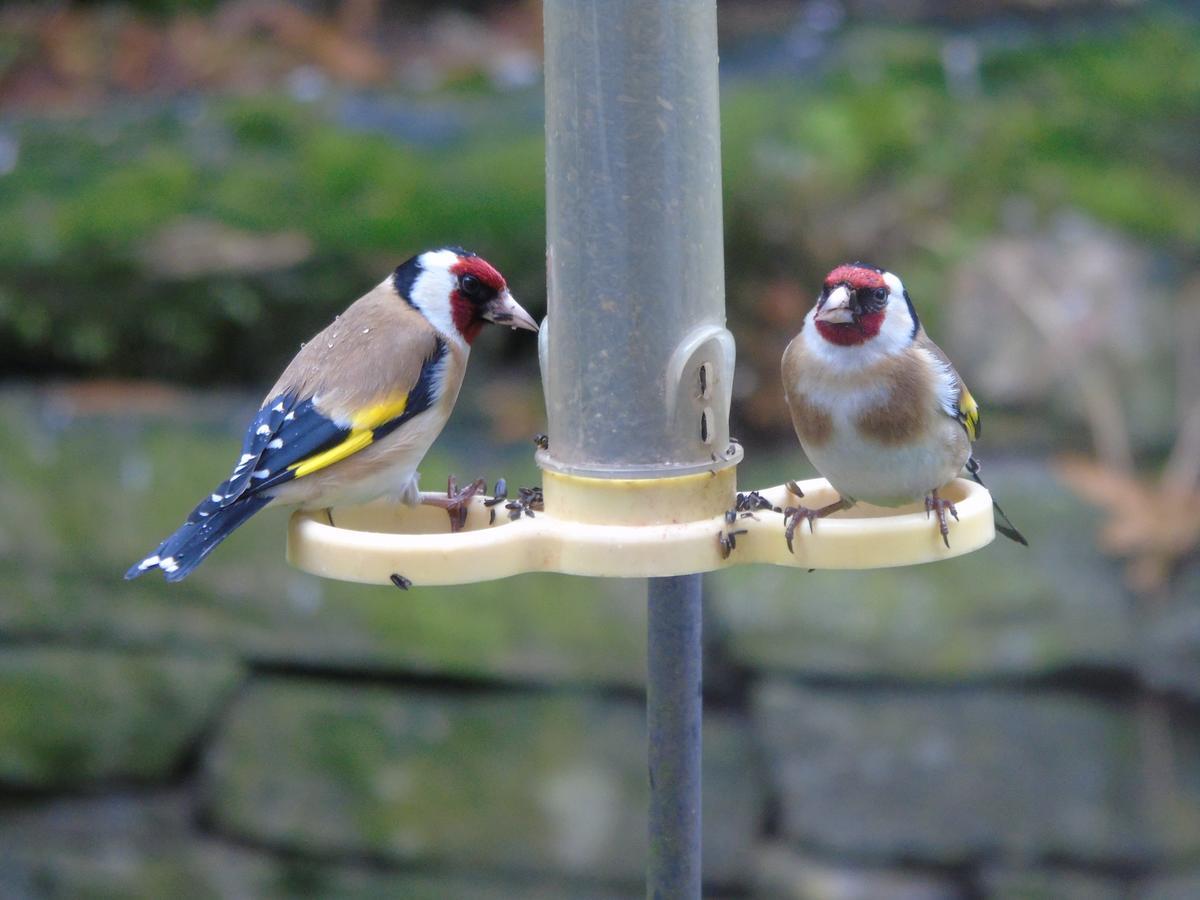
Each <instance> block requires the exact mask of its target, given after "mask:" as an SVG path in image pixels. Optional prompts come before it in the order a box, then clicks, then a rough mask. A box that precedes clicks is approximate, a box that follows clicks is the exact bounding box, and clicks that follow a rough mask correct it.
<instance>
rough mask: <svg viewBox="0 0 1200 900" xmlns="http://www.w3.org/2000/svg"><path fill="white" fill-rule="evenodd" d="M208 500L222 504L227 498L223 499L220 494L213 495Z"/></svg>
mask: <svg viewBox="0 0 1200 900" xmlns="http://www.w3.org/2000/svg"><path fill="white" fill-rule="evenodd" d="M208 499H209V500H211V501H212V502H213V503H220V502H221V501H222V500H224V499H225V498H224V497H222V496H221V495H220V494H213V495H212V496H211V497H209V498H208Z"/></svg>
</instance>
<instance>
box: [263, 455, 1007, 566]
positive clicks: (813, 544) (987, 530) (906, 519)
mask: <svg viewBox="0 0 1200 900" xmlns="http://www.w3.org/2000/svg"><path fill="white" fill-rule="evenodd" d="M543 476H544V487H543V491H544V508H543V509H542V510H541V511H538V509H536V508H533V509H530V510H529V511H528V512H526V511H525V509H523V508H520V507H518V508H515V509H510V508H508V507H507V506H506V504H505V503H504V502H499V503H492V504H491V505H488V502H487V501H488V500H489V499H490V498H487V497H484V496H476V497H474V498H473V499H472V500H471V503H470V507H469V509H468V512H467V518H466V524H465V526H464V528H463V529H462V530H461V531H458V532H456V533H451V532H450V525H449V518H448V517H447V515H446V513H445V512H444V511H443V510H441V509H437V508H435V507H431V506H416V507H410V506H403V505H399V504H392V503H382V502H377V503H372V504H368V505H364V506H352V507H343V508H335V509H333V510H331V511H328V512H327V511H325V510H313V511H301V512H297V513H295V514H293V516H292V519H291V523H290V526H289V529H288V549H287V553H288V560H289V561H290V562H291V563H292V564H293V565H295V566H297V567H299V568H301V569H303V570H305V571H307V572H311V573H313V574H315V575H321V576H324V577H326V578H337V579H341V580H345V581H357V582H362V583H366V584H387V583H388V582H393V583H396V578H400V579H403V582H402V583H404V584H405V586H407V584H409V583H411V584H414V585H439V584H441V585H444V584H466V583H469V582H474V581H487V580H490V579H495V578H506V577H508V576H510V575H518V574H521V573H523V572H561V573H564V574H569V575H592V576H603V577H630V578H633V577H638V578H640V577H650V576H666V575H682V574H687V573H693V572H709V571H713V570H715V569H721V568H725V567H727V566H737V565H742V564H746V563H767V564H771V565H782V566H794V567H796V568H801V569H868V568H880V567H885V566H904V565H913V564H916V563H925V562H934V561H936V560H940V559H948V558H950V557H954V556H960V555H962V554H965V553H970V552H971V551H973V550H978V549H979V548H980V547H983V546H985V545H986V544H988V543H990V542H991V541H992V539H993V538H994V537H995V530H994V526H993V520H992V501H991V495H990V494H989V493H988V492H987V490H986V489H984V488H983V487H982V486H980V485H978V484H976V483H974V482H971V481H967V480H965V479H961V478H960V479H957V480H955V481H954V482H952V483H950V484H949V485H947V486H946V487H944V488H943V489H942V490H941V491H940V494H941V496H942V497H943V498H945V499H947V500H950V501H952V502H953V503H954V504H955V506H956V508H957V512H958V520H957V521H955V520H954V519H951V520H950V535H949V541H950V546H949V547H947V546H946V545H945V544H944V543H943V541H942V536H941V534H940V533H939V531H938V526H937V520H936V518H935V517H934V516H932V515H929V514H927V513H926V510H925V508H924V506H923V505H918V504H914V505H911V506H906V507H901V508H898V509H883V508H879V507H873V506H870V505H867V504H858V505H856V506H854V507H852V508H851V509H849V510H843V511H841V512H838V513H835V514H833V515H832V516H830V517H828V518H825V519H820V520H818V521H816V522H815V523H813V527H812V528H811V530H810V528H809V525H808V523H806V522H801V523H800V524H799V526H798V527H797V528H796V530H795V536H794V539H793V542H792V543H793V550H794V552H792V551H789V550H788V547H787V543H786V541H785V539H784V517H783V514H782V513H781V512H777V511H775V510H776V509H783V508H786V507H788V506H794V505H798V504H800V503H802V504H803V505H804V506H807V507H811V508H817V507H821V506H824V505H826V504H828V503H832V502H834V501H835V500H837V494H836V492H834V490H833V489H832V488H831V487H830V486H829V483H828V482H827V481H825V480H824V479H813V480H810V481H804V482H801V483H800V485H799V486H800V488H801V489H802V490H803V492H804V498H803V500H799V499H798V498H796V497H795V496H794V495H792V494H791V493H789V491H788V488H787V486H786V485H777V486H775V487H771V488H767V489H765V490H760V491H758V494H759V495H760V496H761V497H762V498H763V499H764V500H765V501H766V502H767V503H769V504H770V505H771V507H772V508H771V509H758V510H746V511H743V512H738V511H733V512H730V511H731V510H734V507H735V503H736V499H737V492H736V482H735V477H736V468H735V467H729V468H726V469H722V470H720V471H717V472H714V473H709V472H705V473H701V474H696V475H685V476H679V477H674V478H665V479H617V480H613V479H599V478H584V477H579V476H574V475H565V474H562V473H558V472H554V471H550V470H547V471H544V472H543ZM542 505H543V504H538V506H542ZM530 513H532V515H531V514H530ZM331 522H332V523H335V524H331ZM730 534H732V535H733V540H732V542H731V541H730V540H729V535H730ZM393 576H396V577H393Z"/></svg>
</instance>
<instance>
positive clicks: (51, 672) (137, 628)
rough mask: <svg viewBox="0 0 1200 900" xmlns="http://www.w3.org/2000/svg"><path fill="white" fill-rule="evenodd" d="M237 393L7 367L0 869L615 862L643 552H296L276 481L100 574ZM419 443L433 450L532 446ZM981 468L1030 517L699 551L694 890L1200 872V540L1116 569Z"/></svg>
mask: <svg viewBox="0 0 1200 900" xmlns="http://www.w3.org/2000/svg"><path fill="white" fill-rule="evenodd" d="M250 402H252V401H249V400H248V399H246V398H242V397H224V398H215V399H214V398H212V397H202V396H199V395H194V394H183V393H177V392H174V391H168V390H162V391H154V390H148V389H145V388H142V389H139V390H137V391H129V390H126V389H122V388H119V387H118V386H107V387H104V386H99V387H97V386H92V387H89V388H87V389H44V390H36V391H35V390H32V389H25V390H21V389H15V388H9V389H7V390H5V391H4V392H3V394H0V423H2V424H0V508H2V509H3V510H4V515H3V516H0V574H2V577H0V585H2V587H0V639H2V641H3V643H2V645H0V804H2V812H0V896H3V897H16V898H25V897H28V898H41V897H79V896H95V897H154V898H157V897H233V898H240V897H292V896H320V897H364V898H365V897H382V896H394V897H418V898H446V897H450V898H455V897H462V898H501V897H545V898H550V897H573V898H574V897H578V898H616V897H638V896H641V895H642V887H641V877H642V867H643V847H644V838H643V835H644V831H645V824H646V822H645V799H646V785H645V762H644V747H643V740H644V733H643V732H644V728H643V708H642V684H643V678H644V661H643V654H644V627H645V622H644V610H643V604H644V588H643V586H642V584H641V583H639V582H615V581H614V582H600V581H589V580H584V579H569V578H562V577H555V576H529V577H522V578H516V579H509V580H507V581H502V582H497V583H491V584H482V585H477V586H471V587H468V588H462V589H458V588H444V589H424V590H422V589H414V590H412V591H410V592H408V593H401V592H399V591H395V590H392V589H390V588H389V589H384V588H370V587H362V586H352V585H342V584H337V583H333V582H325V581H320V580H318V579H315V578H310V577H309V576H306V575H303V574H301V573H298V572H295V571H293V570H290V569H288V568H287V567H286V565H285V564H284V562H283V559H282V544H283V526H284V521H285V520H284V518H283V517H282V516H272V515H270V514H266V515H264V516H262V517H260V519H261V521H256V522H255V523H254V524H252V525H250V526H248V527H247V528H245V529H243V531H242V532H240V533H239V534H238V535H237V536H236V537H235V538H234V539H233V540H231V541H230V542H228V544H226V545H225V546H223V547H222V548H221V550H220V551H218V552H217V554H216V555H215V556H214V557H213V559H212V560H211V561H210V562H208V563H207V564H206V565H205V566H204V567H202V568H201V569H200V570H199V571H198V572H197V573H196V575H195V576H194V577H193V578H191V579H189V580H188V581H186V582H184V583H182V584H180V585H175V586H166V585H164V584H163V583H162V582H161V581H159V580H157V579H153V578H145V579H141V580H139V581H136V582H132V583H125V582H122V581H121V580H120V576H121V573H122V572H123V571H124V569H125V568H126V566H127V565H128V564H129V563H130V562H131V561H132V560H134V559H136V558H138V557H139V555H141V554H142V553H143V552H144V551H145V550H146V549H147V548H148V547H149V546H150V545H152V544H153V542H154V541H155V540H156V539H158V538H159V537H161V536H162V535H163V534H165V533H167V532H168V531H169V530H170V529H171V528H173V527H174V526H175V524H177V520H179V519H180V518H181V517H182V515H183V514H184V513H185V512H186V511H187V509H189V508H190V504H191V503H192V502H193V501H194V500H195V499H196V498H197V497H199V496H202V495H203V494H204V493H206V492H207V490H208V488H209V487H211V483H212V482H215V481H216V480H217V479H219V478H220V477H221V476H222V474H223V469H224V467H225V466H224V464H225V462H226V458H227V457H231V454H232V453H234V452H235V450H236V445H237V430H238V425H239V424H240V422H241V421H242V419H243V417H244V415H245V412H246V410H247V408H248V404H249V403H250ZM444 443H447V444H448V445H449V447H448V450H447V455H446V459H444V460H440V461H431V463H430V465H429V466H428V467H427V471H426V473H425V474H426V483H427V484H435V483H437V479H438V478H439V477H444V476H443V472H444V470H445V469H446V468H448V467H455V468H458V470H459V473H460V474H462V475H464V476H465V475H472V476H473V475H475V474H488V475H489V476H491V477H493V478H494V477H495V476H496V475H498V474H509V475H510V484H513V483H526V482H524V481H522V480H521V479H522V478H529V477H534V476H533V469H532V466H531V463H530V462H529V460H528V456H529V454H528V448H524V447H522V448H520V449H519V451H517V452H518V453H519V458H518V457H513V456H512V455H511V454H510V455H509V456H508V457H505V459H506V463H505V464H506V465H510V466H511V468H510V469H509V471H507V472H491V471H485V472H479V471H476V469H477V468H478V467H479V466H480V465H481V464H482V460H483V459H484V458H485V457H479V456H473V455H472V453H483V454H486V453H487V448H483V449H482V450H480V449H479V448H476V449H475V450H472V449H471V442H470V441H468V440H461V441H456V438H455V435H454V433H453V432H451V433H448V434H447V440H446V442H444ZM988 473H989V474H990V476H991V477H990V479H989V480H990V482H991V483H992V484H993V487H994V488H995V489H996V491H997V492H998V493H999V494H1001V495H1002V496H1003V497H1004V501H1005V505H1006V507H1007V509H1008V510H1009V512H1010V513H1011V514H1012V515H1013V518H1014V519H1015V520H1017V522H1018V523H1019V524H1020V525H1021V527H1022V528H1023V529H1024V530H1025V531H1026V533H1027V534H1029V536H1030V538H1031V540H1032V543H1033V547H1032V549H1030V550H1022V549H1021V548H1018V547H1016V546H1013V545H1010V544H1007V543H997V544H995V545H993V546H991V547H989V548H987V549H986V550H984V551H982V552H980V553H977V554H973V555H971V556H969V557H966V558H963V559H959V560H954V561H950V562H946V563H942V564H938V565H935V566H927V567H920V568H914V569H905V570H891V571H876V572H863V573H840V574H839V573H812V574H807V573H805V572H803V571H776V570H771V569H767V568H746V569H738V570H733V571H730V572H726V573H722V574H721V575H719V576H713V577H710V578H708V579H707V598H708V604H709V612H708V619H707V631H706V636H707V642H708V650H709V658H708V661H707V671H706V686H707V691H708V700H707V718H706V724H705V761H704V765H705V801H704V803H705V805H704V817H705V872H706V879H707V882H708V885H709V890H708V892H707V893H708V895H711V896H722V897H737V896H754V897H793V898H806V900H807V898H813V900H823V898H831V900H836V898H877V900H896V898H906V900H924V898H960V897H961V898H974V897H997V898H1032V897H1047V898H1050V897H1055V898H1057V897H1065V898H1089V900H1092V898H1101V900H1103V898H1109V897H1113V898H1117V897H1150V898H1185V897H1195V896H1200V862H1198V860H1200V717H1198V716H1197V707H1196V705H1195V701H1196V699H1197V685H1198V684H1200V681H1198V680H1197V675H1198V673H1200V652H1198V648H1200V624H1198V623H1197V613H1196V597H1197V594H1198V593H1200V592H1198V590H1197V588H1200V571H1197V569H1196V567H1195V566H1193V568H1192V569H1191V570H1190V571H1188V572H1185V573H1184V575H1183V578H1182V580H1181V581H1179V582H1178V583H1176V585H1175V586H1174V588H1173V590H1172V592H1171V593H1170V594H1169V595H1167V596H1163V597H1160V598H1159V599H1158V601H1157V602H1156V603H1154V604H1152V605H1150V606H1147V605H1146V604H1144V603H1139V602H1138V601H1136V600H1135V599H1134V598H1133V597H1132V595H1130V594H1129V593H1128V592H1127V591H1126V590H1125V589H1124V588H1123V587H1122V584H1121V577H1120V571H1119V569H1118V568H1117V567H1116V566H1114V565H1113V564H1112V563H1110V562H1108V561H1107V560H1105V559H1103V558H1101V557H1100V556H1098V554H1097V553H1096V551H1095V550H1094V549H1093V542H1092V533H1093V527H1094V524H1095V521H1094V519H1093V517H1092V515H1091V514H1090V513H1089V511H1088V510H1087V509H1085V508H1084V507H1082V506H1081V505H1080V504H1079V503H1078V502H1077V501H1076V500H1074V499H1073V498H1072V497H1071V496H1070V495H1069V494H1067V493H1066V492H1065V490H1064V489H1063V488H1062V487H1060V486H1059V485H1058V483H1057V482H1056V481H1055V480H1054V478H1053V477H1052V476H1051V475H1050V474H1049V473H1048V472H1047V471H1046V469H1045V468H1044V467H1043V465H1042V464H1040V463H1038V462H1036V461H1029V460H1026V461H1010V462H1006V463H1004V464H1000V463H995V464H993V465H991V466H990V467H989V470H988ZM798 474H803V473H802V472H796V471H791V470H789V461H788V460H783V459H775V460H764V459H754V458H752V459H751V460H750V461H749V462H748V464H747V467H746V468H745V470H744V471H743V474H742V480H743V482H744V484H745V485H746V486H753V485H755V484H770V483H778V482H779V481H781V480H783V479H784V478H785V477H788V476H790V475H798Z"/></svg>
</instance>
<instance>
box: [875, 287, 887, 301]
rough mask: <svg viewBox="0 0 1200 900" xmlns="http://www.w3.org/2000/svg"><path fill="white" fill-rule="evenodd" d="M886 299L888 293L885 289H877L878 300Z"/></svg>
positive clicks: (876, 297)
mask: <svg viewBox="0 0 1200 900" xmlns="http://www.w3.org/2000/svg"><path fill="white" fill-rule="evenodd" d="M885 297H887V291H885V290H884V289H883V288H875V299H876V300H883V299H884V298H885Z"/></svg>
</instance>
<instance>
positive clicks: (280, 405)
mask: <svg viewBox="0 0 1200 900" xmlns="http://www.w3.org/2000/svg"><path fill="white" fill-rule="evenodd" d="M271 412H283V401H282V400H280V401H279V402H278V403H276V404H275V405H274V406H272V407H271Z"/></svg>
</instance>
